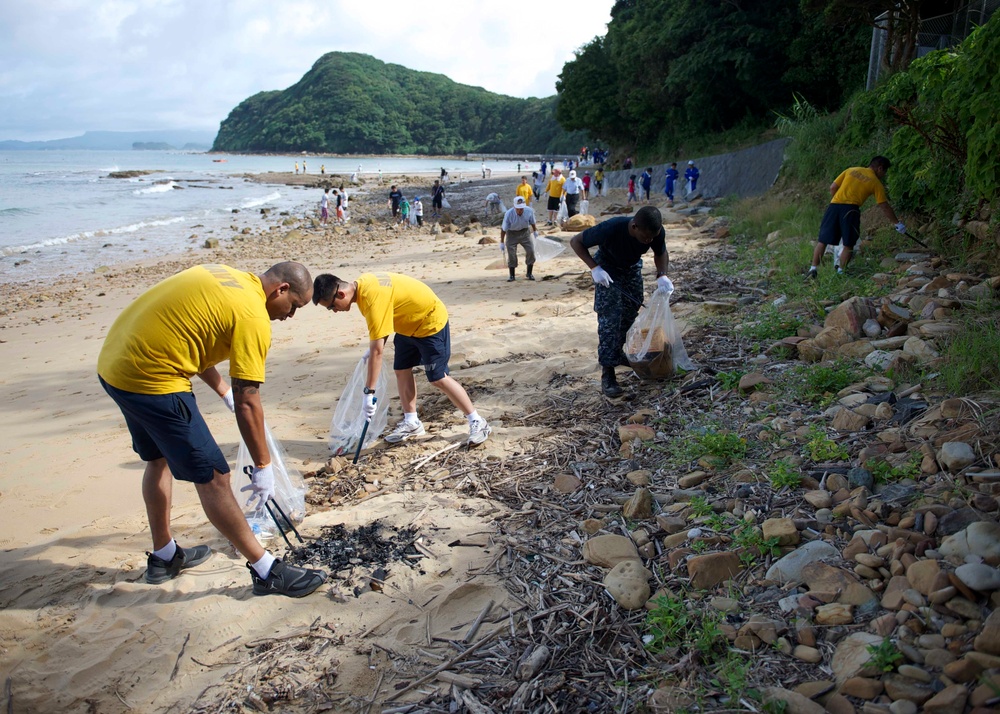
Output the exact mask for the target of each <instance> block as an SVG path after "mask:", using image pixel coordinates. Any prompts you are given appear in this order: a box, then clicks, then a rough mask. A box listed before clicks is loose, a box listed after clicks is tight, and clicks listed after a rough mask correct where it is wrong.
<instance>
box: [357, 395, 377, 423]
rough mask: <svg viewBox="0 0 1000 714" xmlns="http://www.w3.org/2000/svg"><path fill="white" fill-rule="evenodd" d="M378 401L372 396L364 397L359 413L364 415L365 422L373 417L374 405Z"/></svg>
mask: <svg viewBox="0 0 1000 714" xmlns="http://www.w3.org/2000/svg"><path fill="white" fill-rule="evenodd" d="M376 402H378V399H376V398H375V395H374V394H366V395H365V405H364V406H363V407H362V408H361V413H362V414H364V415H365V421H371V418H372V417H373V416H375V404H376Z"/></svg>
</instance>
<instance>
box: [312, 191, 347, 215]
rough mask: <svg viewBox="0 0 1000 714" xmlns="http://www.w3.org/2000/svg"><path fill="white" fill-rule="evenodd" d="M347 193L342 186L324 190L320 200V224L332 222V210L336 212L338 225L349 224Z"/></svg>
mask: <svg viewBox="0 0 1000 714" xmlns="http://www.w3.org/2000/svg"><path fill="white" fill-rule="evenodd" d="M347 201H348V199H347V191H346V190H345V189H344V187H343V186H341V187H340V188H339V189H336V188H335V189H333V192H332V193H331V191H330V189H329V188H325V189H323V195H322V197H320V200H319V215H320V222H321V223H323V224H326V223H327V221H329V220H330V209H331V208H332V209H333V210H334V212H335V213H334V215H335V220H336V221H337V223H341V224H343V223H347Z"/></svg>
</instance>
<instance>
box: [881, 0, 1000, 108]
mask: <svg viewBox="0 0 1000 714" xmlns="http://www.w3.org/2000/svg"><path fill="white" fill-rule="evenodd" d="M997 9H1000V0H974V1H973V2H970V3H967V4H966V5H964V6H963V7H961V8H960V9H958V10H956V11H955V12H950V13H948V14H946V15H938V16H937V17H928V18H925V19H923V20H921V21H920V31H919V32H918V33H917V56H918V57H922V56H923V55H925V54H927V53H928V52H933V51H934V50H943V49H945V48H946V47H953V46H955V45H957V44H958V43H960V42H961V41H962V40H964V39H965V38H966V37H968V36H969V34H970V33H971V32H972V31H973V30H974V29H975V28H976V27H978V26H979V25H982V24H984V23H985V22H986V21H987V20H989V19H990V16H991V15H992V14H993V13H994V12H995V11H996V10H997ZM888 19H889V17H888V13H886V14H884V15H881V16H880V17H878V18H877V19H876V20H875V22H876V24H877V25H878V27H876V28H875V29H873V30H872V45H871V54H870V55H869V57H868V82H867V84H866V86H867V88H868V89H871V88H872V87H874V86H875V85H876V84H877V83H878V80H879V76H880V75H881V74H882V73H883V72H884V71H885V64H886V63H885V62H884V61H883V60H884V59H886V58H885V56H884V55H885V43H886V38H887V36H888V32H887V31H886V29H885V28H886V27H887V25H888Z"/></svg>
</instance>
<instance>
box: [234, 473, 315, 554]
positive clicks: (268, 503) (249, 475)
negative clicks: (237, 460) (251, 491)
mask: <svg viewBox="0 0 1000 714" xmlns="http://www.w3.org/2000/svg"><path fill="white" fill-rule="evenodd" d="M243 473H245V474H246V475H247V478H248V479H250V482H251V483H253V466H244V467H243ZM272 501H273V502H274V507H275V508H277V509H278V513H280V514H281V517H282V518H283V519H285V523H287V524H288V527H289V528H291V529H292V533H294V534H295V537H296V538H297V539H298V541H299V543H305V541H304V540H302V536H301V535H299V531H298V530H297V529H296V528H295V524H294V523H292V519H291V518H289V517H288V514H286V513H285V511H284V509H282V507H281V506H280V505H279V504H278V500H277V499H276V498H274V497H273V496H272V497H271V498H270V499H269V500H267V501H265V502H264V508H266V509H267V512H268V513H269V514H270V516H271V520H272V521H274V525H275V527H276V528H277V529H278V532H279V533H281V537H282V538H284V539H285V543H287V544H288V547H289V548H292V547H293V546H292V542H291V541H290V540H288V535H287V534H286V533H285V528H284V527H282V525H281V523H279V522H278V517H277V516H275V515H274V511H273V510H271V502H272Z"/></svg>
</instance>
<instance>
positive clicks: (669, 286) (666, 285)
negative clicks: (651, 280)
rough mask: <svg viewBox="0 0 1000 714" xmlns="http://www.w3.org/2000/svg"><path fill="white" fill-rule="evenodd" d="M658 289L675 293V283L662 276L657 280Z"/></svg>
mask: <svg viewBox="0 0 1000 714" xmlns="http://www.w3.org/2000/svg"><path fill="white" fill-rule="evenodd" d="M656 287H657V288H659V289H660V290H663V292H665V293H672V292H673V291H674V283H673V281H672V280H671V279H670V278H668V277H667V276H666V275H661V276H660V277H658V278H657V279H656Z"/></svg>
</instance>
